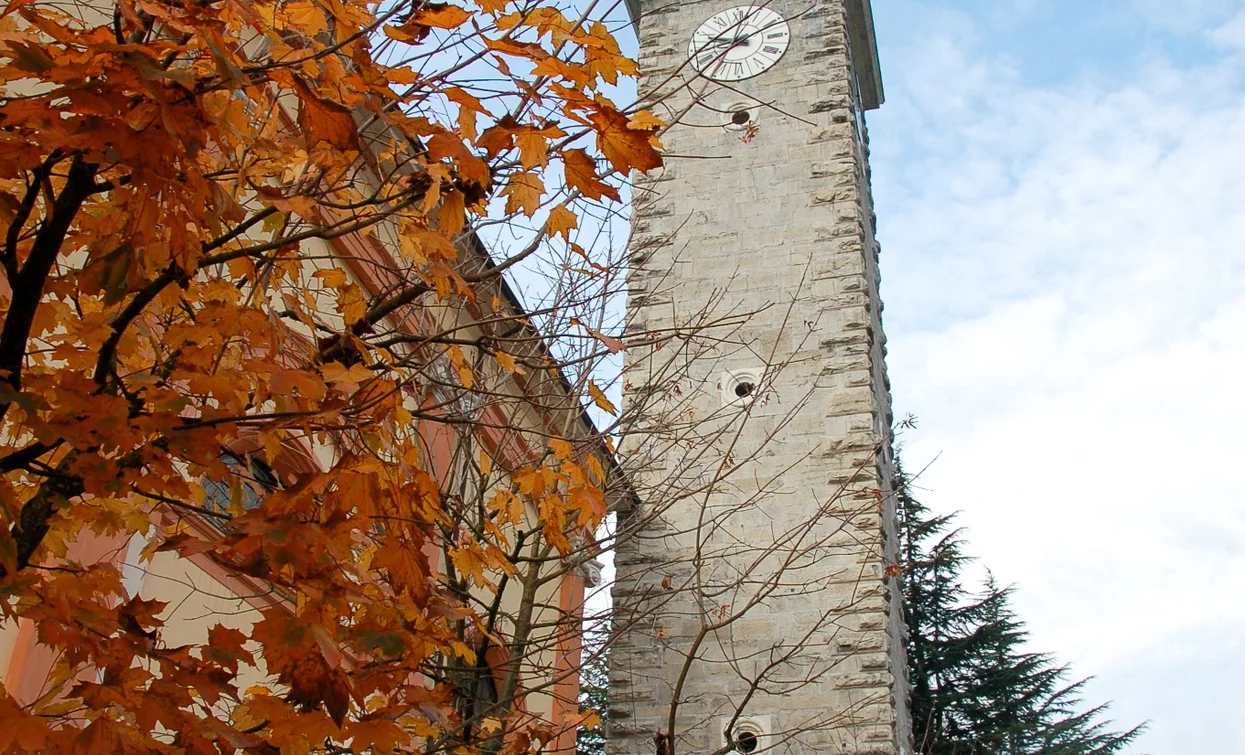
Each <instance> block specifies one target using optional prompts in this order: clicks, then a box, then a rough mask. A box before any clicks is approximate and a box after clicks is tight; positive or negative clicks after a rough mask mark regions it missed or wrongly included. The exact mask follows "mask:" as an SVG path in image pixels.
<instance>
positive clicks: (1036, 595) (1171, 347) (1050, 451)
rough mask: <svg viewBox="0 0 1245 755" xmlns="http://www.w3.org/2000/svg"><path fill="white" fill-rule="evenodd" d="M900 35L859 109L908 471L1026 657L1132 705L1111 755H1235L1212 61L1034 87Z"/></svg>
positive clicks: (1231, 287)
mask: <svg viewBox="0 0 1245 755" xmlns="http://www.w3.org/2000/svg"><path fill="white" fill-rule="evenodd" d="M1143 4H1144V3H1143ZM1154 7H1155V8H1157V6H1154ZM1199 7H1200V8H1201V9H1202V11H1203V12H1204V13H1205V14H1207V15H1206V16H1205V17H1206V18H1209V17H1210V14H1212V12H1219V11H1220V10H1221V9H1220V8H1219V7H1218V6H1217V5H1215V4H1214V3H1206V4H1204V5H1202V6H1199ZM1151 10H1153V8H1151ZM1242 18H1245V16H1243V17H1242ZM956 23H957V24H958V23H960V21H959V20H958V19H957V22H956ZM1233 23H1234V24H1235V23H1236V22H1233ZM1241 24H1242V26H1241V29H1242V30H1245V21H1243V22H1241ZM914 26H919V27H920V32H921V34H920V35H919V37H918V36H917V35H916V34H913V35H912V36H911V37H910V38H908V39H900V40H898V41H897V42H895V43H894V44H892V45H891V47H890V49H884V50H883V56H884V58H885V59H886V63H887V72H888V76H889V78H888V81H887V89H888V97H889V100H890V101H889V102H888V104H887V105H886V106H885V108H884V109H883V110H882V111H880V112H879V113H877V114H876V115H875V116H874V117H873V119H872V121H871V125H872V126H873V144H874V148H875V149H874V154H875V161H874V172H875V182H876V188H877V195H878V205H879V207H878V214H879V216H880V220H881V223H882V228H881V233H882V243H883V265H884V267H883V274H884V281H883V296H884V298H885V299H886V301H887V309H886V316H887V326H888V327H887V330H888V335H889V336H890V344H891V352H890V353H891V356H890V370H891V377H892V380H893V382H894V386H895V397H896V410H897V412H898V413H900V414H902V413H904V412H908V411H911V412H914V413H916V414H918V415H919V416H920V417H921V419H922V425H921V430H920V431H919V432H918V433H916V434H914V435H911V436H910V437H909V440H908V444H907V449H906V452H905V457H906V458H907V459H908V466H909V467H916V466H920V465H923V464H924V463H925V462H926V461H928V460H929V459H931V458H933V457H934V456H935V455H936V454H938V453H939V452H941V453H942V456H941V458H940V459H939V460H938V461H937V463H936V464H934V466H933V467H932V468H931V469H930V471H929V472H928V473H927V476H926V477H925V478H924V479H923V481H922V483H923V485H925V486H927V487H928V488H930V490H929V492H928V493H926V494H925V496H924V500H925V501H926V502H927V503H929V504H931V505H933V506H934V507H935V508H937V509H940V510H952V509H962V510H963V511H964V514H963V516H962V522H961V523H962V524H964V525H967V526H968V527H969V528H970V532H969V537H970V539H971V541H972V551H973V552H974V553H976V554H977V555H979V556H980V557H981V560H982V562H983V564H984V565H986V566H988V567H990V568H991V569H993V570H994V571H995V572H996V575H997V576H998V577H999V579H1000V581H1002V582H1004V583H1010V582H1016V583H1018V586H1019V592H1018V593H1017V606H1018V608H1019V610H1020V614H1021V616H1022V618H1024V619H1025V620H1026V621H1027V622H1028V623H1029V625H1030V627H1031V629H1032V630H1033V633H1034V641H1035V647H1036V648H1037V649H1041V650H1048V651H1052V652H1055V653H1056V654H1057V655H1058V656H1059V657H1060V658H1061V659H1062V660H1065V661H1071V662H1073V663H1075V670H1076V671H1077V672H1078V673H1080V674H1095V675H1097V676H1098V679H1097V680H1096V681H1095V683H1094V685H1093V686H1092V688H1091V689H1092V692H1093V694H1095V695H1099V696H1101V698H1103V699H1106V698H1114V699H1115V700H1116V705H1115V707H1114V709H1113V715H1114V717H1115V718H1116V719H1117V720H1119V721H1120V723H1122V724H1123V723H1129V720H1128V719H1131V720H1133V721H1135V720H1137V719H1140V718H1149V719H1152V731H1151V733H1150V734H1148V735H1146V737H1145V738H1144V741H1143V742H1142V743H1141V744H1140V745H1139V748H1138V751H1139V752H1140V751H1147V752H1150V753H1152V755H1184V754H1185V753H1188V752H1194V751H1197V752H1240V751H1243V750H1245V744H1243V743H1245V723H1240V721H1241V718H1240V716H1239V715H1235V711H1229V710H1227V709H1226V706H1225V704H1224V703H1223V700H1226V699H1235V698H1236V697H1237V696H1238V693H1237V689H1238V686H1239V681H1238V680H1239V677H1240V675H1241V674H1242V673H1245V660H1242V659H1241V657H1240V652H1239V650H1240V641H1239V640H1235V641H1234V642H1235V643H1236V644H1235V646H1233V645H1232V644H1231V643H1230V642H1228V640H1227V639H1226V638H1228V637H1230V636H1232V634H1231V632H1225V631H1224V630H1223V628H1224V627H1229V628H1235V627H1239V626H1241V625H1242V624H1245V601H1242V600H1240V597H1239V596H1241V595H1243V594H1245V494H1243V493H1242V492H1241V484H1240V482H1239V480H1238V479H1237V477H1238V475H1239V474H1240V473H1241V472H1242V471H1245V439H1243V438H1242V437H1241V433H1240V432H1239V430H1238V428H1237V427H1236V423H1237V422H1238V421H1240V419H1241V418H1242V417H1245V391H1243V390H1242V388H1241V385H1242V384H1243V383H1245V378H1243V377H1242V376H1245V202H1243V201H1242V198H1243V197H1245V141H1243V140H1242V138H1241V136H1242V134H1245V106H1243V105H1242V102H1243V101H1245V97H1243V96H1242V94H1243V93H1245V92H1242V88H1241V86H1240V85H1239V81H1240V76H1239V74H1240V71H1239V70H1238V69H1237V68H1235V67H1234V66H1236V65H1238V64H1237V63H1234V62H1232V60H1230V59H1228V58H1226V57H1225V58H1223V59H1221V60H1219V61H1217V62H1215V63H1213V64H1209V65H1203V66H1201V67H1199V68H1191V67H1184V68H1182V67H1180V66H1177V65H1176V64H1172V63H1168V62H1165V61H1164V60H1162V59H1155V60H1152V61H1151V62H1150V63H1149V64H1148V65H1147V66H1145V67H1144V68H1143V69H1141V70H1139V71H1137V72H1136V75H1135V76H1134V77H1133V78H1132V79H1131V80H1129V81H1121V82H1117V85H1116V86H1114V87H1104V86H1103V85H1101V84H1090V83H1085V82H1069V83H1067V84H1066V85H1063V86H1060V87H1058V88H1053V89H1034V88H1029V87H1027V86H1025V85H1024V84H1023V83H1022V81H1021V77H1020V75H1019V69H1018V68H1017V67H1016V66H1018V65H1021V64H1020V63H1017V64H1014V65H1013V64H1012V63H1010V62H1007V61H1006V60H1005V59H1004V58H1001V57H997V56H995V57H990V56H988V55H986V54H984V53H982V51H981V49H980V48H979V47H978V46H977V43H976V42H975V41H974V40H975V39H980V38H984V36H985V35H984V34H982V33H981V32H980V31H978V32H977V33H976V34H969V35H965V34H962V33H960V31H959V29H958V28H957V26H947V27H940V26H938V25H937V24H933V25H931V24H916V25H914ZM1233 28H1235V27H1234V25H1233V24H1229V25H1228V26H1226V27H1220V31H1222V30H1223V29H1229V30H1231V29H1233ZM1231 33H1234V32H1231V31H1229V32H1224V35H1225V36H1224V38H1225V39H1226V38H1228V36H1230V34H1231ZM1216 34H1218V32H1216ZM887 56H889V57H887ZM1229 671H1230V672H1231V673H1229ZM1173 685H1175V688H1178V689H1180V690H1181V694H1180V703H1179V704H1173V703H1172V698H1173V688H1174V687H1173ZM1214 710H1222V711H1223V714H1224V715H1223V716H1221V717H1213V718H1211V719H1208V718H1207V715H1208V712H1209V711H1214ZM1126 717H1127V718H1126ZM1207 720H1215V721H1216V722H1217V723H1216V724H1215V728H1214V729H1211V728H1210V727H1208V726H1206V725H1205V721H1207ZM1233 722H1237V723H1233ZM1193 731H1196V732H1198V734H1197V737H1198V739H1197V740H1196V741H1197V742H1198V745H1199V746H1197V747H1193V748H1192V749H1190V747H1191V740H1189V738H1188V737H1189V732H1193Z"/></svg>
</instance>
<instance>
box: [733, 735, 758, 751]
mask: <svg viewBox="0 0 1245 755" xmlns="http://www.w3.org/2000/svg"><path fill="white" fill-rule="evenodd" d="M760 745H761V740H760V738H759V737H757V735H756V732H754V731H750V730H748V729H743V730H741V731H740V732H739V733H738V734H736V735H735V749H736V750H739V751H740V752H742V753H743V754H744V755H752V753H754V752H756V751H757V748H758V747H760Z"/></svg>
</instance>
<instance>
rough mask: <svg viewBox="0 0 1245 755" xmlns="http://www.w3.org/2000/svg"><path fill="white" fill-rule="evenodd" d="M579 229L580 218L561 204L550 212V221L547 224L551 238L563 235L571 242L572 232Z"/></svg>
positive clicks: (547, 230)
mask: <svg viewBox="0 0 1245 755" xmlns="http://www.w3.org/2000/svg"><path fill="white" fill-rule="evenodd" d="M578 227H579V218H578V217H576V215H575V213H573V212H571V211H570V210H569V209H567V207H566V205H564V204H560V205H558V206H557V207H554V208H553V209H552V210H550V211H549V220H548V221H547V222H546V223H545V228H546V232H547V233H548V234H549V236H550V237H553V236H557V235H558V234H561V236H562V238H564V239H566V240H567V241H570V240H571V231H572V230H573V229H575V228H578Z"/></svg>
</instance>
